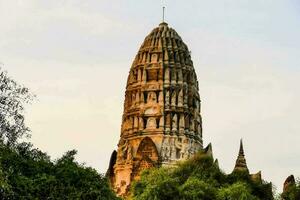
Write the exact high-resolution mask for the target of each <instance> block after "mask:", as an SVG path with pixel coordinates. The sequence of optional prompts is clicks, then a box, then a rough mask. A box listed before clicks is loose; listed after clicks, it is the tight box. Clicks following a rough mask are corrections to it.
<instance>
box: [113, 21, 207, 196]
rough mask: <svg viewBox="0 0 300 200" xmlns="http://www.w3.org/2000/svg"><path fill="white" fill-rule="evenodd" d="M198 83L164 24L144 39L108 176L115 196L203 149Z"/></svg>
mask: <svg viewBox="0 0 300 200" xmlns="http://www.w3.org/2000/svg"><path fill="white" fill-rule="evenodd" d="M198 90H199V88H198V81H197V76H196V73H195V69H194V67H193V62H192V60H191V55H190V51H189V50H188V47H187V45H186V44H185V43H184V42H183V41H182V39H181V37H180V36H179V35H178V34H177V32H176V31H175V30H174V29H172V28H170V27H169V26H168V24H167V23H165V22H163V23H161V24H159V26H158V27H157V28H155V29H153V31H152V32H151V33H150V34H149V35H148V36H147V37H146V38H145V40H144V42H143V44H142V45H141V47H140V49H139V51H138V53H137V55H136V57H135V59H134V61H133V64H132V66H131V68H130V71H129V75H128V80H127V86H126V92H125V101H124V113H123V117H122V125H121V137H120V141H119V143H118V150H117V151H116V152H113V154H112V157H111V161H110V167H109V171H108V174H109V177H110V181H111V185H112V187H113V188H114V190H115V191H116V192H117V194H118V195H119V196H122V195H125V194H126V193H127V192H128V189H129V186H130V184H131V182H132V181H133V180H135V179H138V178H139V175H140V172H141V171H142V170H144V169H147V168H150V167H159V166H166V165H172V164H174V163H175V162H176V161H179V160H184V159H187V158H189V157H191V156H192V155H193V154H195V152H197V151H199V150H201V149H203V146H202V122H201V115H200V96H199V92H198Z"/></svg>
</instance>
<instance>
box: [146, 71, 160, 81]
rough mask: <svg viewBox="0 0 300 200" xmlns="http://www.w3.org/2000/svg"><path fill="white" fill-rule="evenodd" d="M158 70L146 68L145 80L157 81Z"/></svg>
mask: <svg viewBox="0 0 300 200" xmlns="http://www.w3.org/2000/svg"><path fill="white" fill-rule="evenodd" d="M157 72H158V70H157V69H147V81H157V80H158V73H157Z"/></svg>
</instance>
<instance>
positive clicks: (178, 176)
mask: <svg viewBox="0 0 300 200" xmlns="http://www.w3.org/2000/svg"><path fill="white" fill-rule="evenodd" d="M269 186H270V184H269V183H264V182H257V181H254V180H252V179H251V178H250V175H249V174H247V173H233V174H230V175H225V174H224V173H223V172H222V171H221V170H220V169H219V167H218V166H217V165H215V164H214V162H213V159H212V158H211V157H210V156H208V155H206V154H204V153H201V152H199V153H198V154H196V155H195V156H194V157H192V158H191V159H189V160H187V161H184V162H181V163H178V164H177V166H176V167H173V168H166V167H162V168H158V169H149V170H146V171H144V172H143V173H142V175H141V179H140V180H139V181H136V182H134V183H133V186H132V188H131V189H132V196H133V199H136V200H158V199H169V200H213V199H220V200H221V199H222V200H226V199H227V200H256V199H263V200H272V199H273V197H272V188H271V187H269ZM270 194H271V196H270Z"/></svg>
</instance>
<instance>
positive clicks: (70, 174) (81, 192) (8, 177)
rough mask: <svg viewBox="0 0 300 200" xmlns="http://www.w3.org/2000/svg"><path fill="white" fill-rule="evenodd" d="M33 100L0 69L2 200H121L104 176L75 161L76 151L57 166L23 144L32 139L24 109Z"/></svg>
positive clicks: (0, 182) (70, 152)
mask: <svg viewBox="0 0 300 200" xmlns="http://www.w3.org/2000/svg"><path fill="white" fill-rule="evenodd" d="M32 99H33V95H32V94H31V93H30V92H29V90H28V89H27V88H26V87H23V86H21V85H19V84H18V83H16V82H15V81H14V80H13V79H11V78H10V77H8V76H7V73H6V72H4V71H3V70H2V69H1V68H0V199H3V200H6V199H10V200H14V199H16V200H22V199H24V200H25V199H26V200H27V199H28V200H29V199H30V200H31V199H39V200H43V199H55V200H56V199H58V200H59V199H63V200H66V199H72V200H73V199H88V200H90V199H101V200H102V199H103V200H106V199H107V200H113V199H117V198H116V197H115V195H114V193H113V192H112V191H111V189H110V187H109V185H108V181H107V180H106V178H105V177H104V176H103V175H100V174H98V173H97V172H96V170H94V169H92V168H90V167H85V166H84V165H82V164H79V163H78V162H76V161H75V155H76V151H75V150H72V151H68V152H67V153H65V154H64V155H63V156H62V157H61V158H60V159H58V160H56V161H54V162H53V161H51V160H50V157H49V156H48V155H47V154H46V153H44V152H42V151H40V150H38V149H36V148H33V147H32V145H31V144H30V143H25V142H23V143H22V142H20V141H21V140H22V139H23V138H24V137H28V136H30V134H29V129H28V127H27V126H26V125H25V122H24V107H25V104H27V103H29V102H31V100H32Z"/></svg>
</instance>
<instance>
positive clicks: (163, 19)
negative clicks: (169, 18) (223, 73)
mask: <svg viewBox="0 0 300 200" xmlns="http://www.w3.org/2000/svg"><path fill="white" fill-rule="evenodd" d="M165 8H166V7H165V6H163V18H162V22H165Z"/></svg>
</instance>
